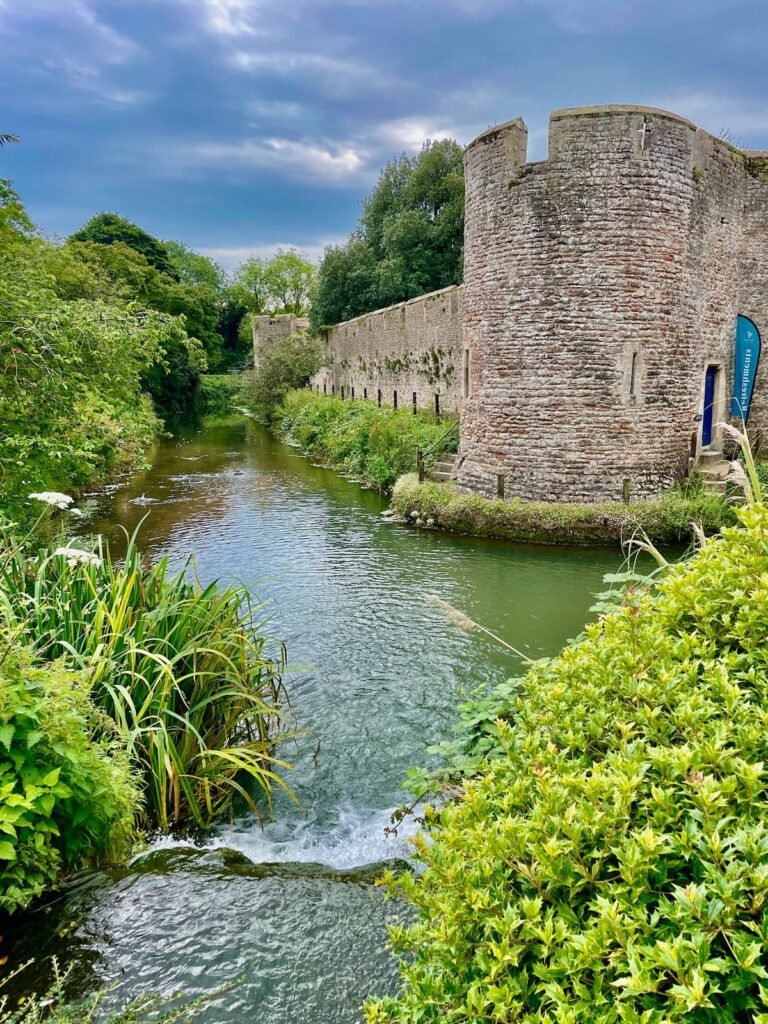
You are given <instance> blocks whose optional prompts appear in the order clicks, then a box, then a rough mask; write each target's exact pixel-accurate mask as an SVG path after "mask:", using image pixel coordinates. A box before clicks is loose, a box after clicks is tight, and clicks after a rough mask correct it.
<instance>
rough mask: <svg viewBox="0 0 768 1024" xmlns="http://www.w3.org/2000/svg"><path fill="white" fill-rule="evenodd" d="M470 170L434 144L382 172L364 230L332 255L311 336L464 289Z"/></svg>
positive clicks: (455, 152) (367, 203)
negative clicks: (453, 287)
mask: <svg viewBox="0 0 768 1024" xmlns="http://www.w3.org/2000/svg"><path fill="white" fill-rule="evenodd" d="M463 244H464V168H463V161H462V151H461V147H460V146H458V145H457V143H455V142H453V141H452V140H450V139H443V140H442V141H440V142H427V143H426V144H425V145H424V148H423V149H422V151H421V153H420V154H419V156H418V157H416V158H411V157H408V156H405V155H403V156H401V157H399V158H398V159H396V160H393V161H391V162H390V163H389V164H387V166H386V167H385V168H384V169H383V171H382V172H381V176H380V178H379V181H378V183H377V184H376V186H375V187H374V189H373V191H372V192H371V194H370V195H369V196H368V197H367V198H366V199H365V200H364V201H363V213H362V217H361V219H360V225H359V227H358V228H357V230H356V231H355V232H354V233H353V234H352V236H351V237H350V239H349V241H348V242H347V244H346V245H344V246H334V247H330V248H328V249H327V250H326V253H325V256H324V258H323V261H322V263H321V264H320V269H319V271H318V276H317V282H316V286H315V289H314V293H313V297H312V306H311V311H310V318H311V324H312V329H313V330H315V331H317V330H319V329H320V328H321V327H323V326H324V325H329V324H335V323H339V322H340V321H342V320H348V319H350V318H351V317H354V316H358V315H360V314H361V313H366V312H369V311H370V310H373V309H379V308H381V307H383V306H388V305H391V304H392V303H394V302H401V301H403V300H405V299H411V298H414V297H415V296H417V295H422V294H423V293H424V292H431V291H435V290H437V289H438V288H445V287H447V286H448V285H451V284H459V283H460V282H461V279H462V275H463Z"/></svg>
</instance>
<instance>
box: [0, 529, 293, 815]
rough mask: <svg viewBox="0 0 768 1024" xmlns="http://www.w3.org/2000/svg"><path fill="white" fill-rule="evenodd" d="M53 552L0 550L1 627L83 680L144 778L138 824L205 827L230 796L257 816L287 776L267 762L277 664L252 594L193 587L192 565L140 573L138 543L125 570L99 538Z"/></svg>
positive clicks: (279, 715)
mask: <svg viewBox="0 0 768 1024" xmlns="http://www.w3.org/2000/svg"><path fill="white" fill-rule="evenodd" d="M59 552H62V553H58V552H53V553H50V552H49V553H43V554H41V555H40V556H38V557H36V558H29V557H26V556H25V554H24V552H23V550H22V548H21V547H20V546H19V545H18V544H17V543H14V542H13V541H11V540H7V541H6V546H5V549H4V550H3V549H2V548H1V547H0V618H2V619H4V620H5V624H6V626H7V628H8V629H9V631H10V632H11V633H12V634H13V635H14V636H15V637H17V638H18V639H19V641H22V642H28V643H29V644H30V645H31V647H32V648H33V650H34V652H35V654H36V656H37V657H38V658H41V659H45V660H55V659H57V658H61V657H63V658H64V659H65V661H66V663H67V664H68V665H70V666H71V667H73V668H76V669H79V670H81V671H82V672H83V673H84V674H85V676H86V677H87V679H88V682H89V684H90V692H91V695H92V699H93V700H94V701H95V702H96V703H97V704H98V705H99V706H100V707H102V708H103V709H104V710H105V711H106V712H107V714H108V715H109V716H110V717H111V718H112V719H113V720H114V722H115V723H116V724H117V726H118V729H119V732H120V735H121V737H122V738H123V741H124V742H125V744H126V746H127V748H128V751H129V753H130V755H131V757H132V758H133V760H134V762H135V764H137V766H138V767H139V769H140V773H141V778H142V783H143V811H142V812H141V815H140V824H141V825H143V826H146V827H153V828H154V827H159V828H167V827H169V826H171V825H175V824H181V823H183V822H189V823H193V824H195V825H197V826H200V827H206V826H208V825H210V824H211V822H212V821H213V820H214V819H215V818H217V817H218V816H219V815H221V814H222V813H225V812H227V811H230V810H231V808H232V804H233V801H234V800H235V799H237V798H239V799H242V801H244V802H245V804H246V805H247V806H248V807H249V808H250V809H251V810H252V811H253V812H254V813H256V814H260V813H261V809H262V806H263V803H264V801H265V800H266V802H267V805H269V801H270V798H271V793H272V789H273V787H274V786H275V785H279V786H285V783H284V782H283V780H282V776H281V775H280V774H279V773H280V772H281V771H282V770H283V769H285V768H287V767H288V766H287V765H286V764H285V763H284V762H282V761H279V760H277V759H276V758H275V757H274V753H273V746H274V740H275V735H276V733H278V732H280V731H281V730H284V717H283V705H284V701H285V694H284V687H283V681H282V675H281V673H282V669H283V655H282V652H281V654H280V655H279V656H278V657H277V658H275V657H273V656H271V655H270V654H269V653H268V651H267V641H266V639H265V637H264V635H263V634H262V633H261V632H260V631H259V629H258V627H257V626H256V624H255V623H254V621H253V619H254V615H255V614H256V612H257V611H258V609H256V608H253V607H251V606H250V604H249V600H248V596H247V593H246V592H245V591H244V590H243V589H241V588H234V587H225V588H222V587H219V586H218V585H217V584H216V583H212V584H210V585H209V586H207V587H203V586H201V585H200V584H199V583H198V582H197V580H196V579H195V577H194V566H193V565H191V564H188V565H187V567H186V568H185V570H184V571H183V572H181V573H179V574H177V575H173V574H171V573H170V571H169V568H168V563H167V560H166V559H162V560H161V561H160V562H158V563H157V564H156V565H153V566H148V565H147V564H145V563H144V561H143V559H142V557H141V555H140V553H139V551H138V549H137V546H136V539H135V536H134V537H133V538H131V539H130V542H129V544H128V549H127V552H126V555H125V559H124V561H123V563H122V564H120V565H118V564H116V563H115V562H114V561H113V559H112V557H111V555H110V552H109V550H108V548H107V547H106V546H104V545H102V544H101V542H100V544H99V547H98V549H97V550H96V552H95V553H94V554H92V555H90V556H89V555H88V553H86V552H79V551H78V550H77V549H59Z"/></svg>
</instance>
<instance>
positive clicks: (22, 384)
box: [0, 189, 190, 519]
mask: <svg viewBox="0 0 768 1024" xmlns="http://www.w3.org/2000/svg"><path fill="white" fill-rule="evenodd" d="M98 248H100V249H105V248H108V247H104V246H101V247H98ZM65 249H66V247H65ZM129 251H130V250H129ZM136 258H137V259H138V258H139V257H136ZM65 267H67V268H69V272H68V276H67V280H68V281H69V285H68V286H67V287H69V286H70V285H71V284H72V281H73V280H74V279H76V278H78V277H79V278H80V279H81V280H82V281H83V282H90V284H88V288H90V289H91V290H90V293H88V288H87V287H86V285H85V284H83V288H82V292H83V297H79V298H78V297H75V295H74V294H71V293H70V294H67V295H66V296H65V295H63V294H61V292H60V291H59V288H58V285H57V277H56V273H57V271H61V272H62V275H64V270H63V268H65ZM95 277H96V275H95V274H93V275H90V273H89V271H88V268H87V267H83V266H80V267H74V266H73V262H72V261H69V262H68V260H67V254H66V253H63V252H62V251H61V250H57V249H55V248H54V247H53V246H51V245H49V244H48V243H45V242H43V241H41V240H39V239H37V238H35V237H33V236H32V235H31V234H30V232H29V224H28V221H27V220H26V217H25V215H24V213H23V208H22V207H21V206H20V204H19V203H18V197H16V196H15V193H13V191H12V190H11V189H6V190H5V192H4V193H3V196H2V197H0V313H1V314H2V315H1V316H0V367H2V371H3V372H2V375H1V376H0V477H1V479H2V494H3V499H2V502H3V507H4V509H5V511H6V512H7V513H9V514H11V515H12V516H14V517H15V518H17V519H23V518H24V517H25V516H26V515H27V511H26V510H25V505H24V500H25V497H26V495H27V494H28V493H29V492H30V491H33V490H46V489H51V488H52V489H63V488H65V487H66V488H69V487H70V486H73V485H75V486H77V485H82V484H84V483H86V482H88V481H89V480H92V479H94V478H97V477H99V476H102V475H104V474H105V473H107V472H111V471H114V470H115V469H116V468H120V467H121V466H123V465H125V464H127V463H129V462H130V461H131V460H133V459H134V458H135V457H136V455H137V454H138V452H139V451H140V450H141V449H142V448H143V447H145V446H146V444H147V443H148V441H149V440H150V439H151V437H152V436H153V435H154V433H155V432H156V430H157V422H156V420H155V418H154V416H153V414H152V412H151V410H150V409H148V407H147V405H146V402H145V401H144V399H143V398H142V394H141V389H142V384H143V381H144V379H145V377H146V376H147V374H149V373H152V372H154V370H155V369H158V368H159V367H162V366H164V365H166V353H167V352H169V351H170V352H173V351H174V350H177V349H178V348H180V347H182V348H186V347H187V346H189V344H190V342H189V339H188V338H187V336H186V334H185V332H184V330H183V327H182V326H181V323H180V321H179V320H178V319H176V318H173V317H171V316H169V315H167V314H164V313H160V312H155V311H153V310H146V309H140V308H139V307H138V306H136V305H133V304H131V303H127V302H120V301H117V300H116V299H115V297H114V296H113V295H111V296H110V295H108V296H107V299H108V301H104V300H102V299H100V298H97V297H96V296H97V295H98V286H97V285H96V284H95V283H94V279H95Z"/></svg>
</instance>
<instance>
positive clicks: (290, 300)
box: [264, 249, 315, 316]
mask: <svg viewBox="0 0 768 1024" xmlns="http://www.w3.org/2000/svg"><path fill="white" fill-rule="evenodd" d="M264 277H265V281H266V286H267V291H268V293H269V295H270V297H271V299H272V304H273V307H274V310H275V312H282V313H295V314H296V315H297V316H298V315H300V314H302V313H305V312H306V310H307V303H308V301H309V293H310V289H311V288H312V282H313V280H314V277H315V266H314V264H313V263H310V262H309V260H307V259H305V258H304V257H303V256H301V255H300V254H299V253H298V252H296V250H295V249H278V250H277V253H276V255H275V256H273V257H272V259H271V260H268V261H267V264H266V268H265V273H264Z"/></svg>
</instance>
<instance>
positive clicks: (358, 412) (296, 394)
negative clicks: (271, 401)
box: [274, 391, 455, 491]
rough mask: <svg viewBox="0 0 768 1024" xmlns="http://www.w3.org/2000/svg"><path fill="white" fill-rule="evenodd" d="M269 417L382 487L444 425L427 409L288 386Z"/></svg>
mask: <svg viewBox="0 0 768 1024" xmlns="http://www.w3.org/2000/svg"><path fill="white" fill-rule="evenodd" d="M274 422H275V425H276V427H277V429H278V430H279V432H280V434H281V435H282V436H283V437H284V438H285V439H286V440H288V441H290V442H291V443H293V444H296V445H298V446H299V447H300V448H301V449H302V450H303V451H305V452H308V453H309V454H310V455H314V456H315V457H316V458H318V459H319V460H320V461H322V462H324V463H326V464H327V465H329V466H332V467H334V468H335V469H339V470H342V471H343V472H345V473H350V474H352V475H353V476H355V477H357V478H358V479H360V480H362V481H363V483H365V484H367V485H368V486H370V487H376V488H378V489H379V490H381V491H388V490H390V489H391V488H392V487H393V485H394V483H395V481H396V480H397V478H398V477H399V476H401V475H402V474H403V473H408V472H410V471H411V470H413V469H415V467H416V454H417V452H418V451H426V450H427V449H428V448H430V447H431V446H432V445H433V444H434V443H435V442H436V441H437V440H438V439H439V438H440V437H441V436H442V435H443V434H444V433H445V430H446V426H447V424H446V423H445V422H438V420H436V419H435V417H434V416H433V415H431V414H429V413H417V414H416V415H414V414H413V413H412V412H409V411H406V410H395V409H387V408H384V409H380V408H379V407H378V406H377V405H376V404H375V403H374V402H367V401H360V400H357V401H353V400H346V401H342V400H341V399H339V398H329V397H326V396H324V395H314V394H312V392H310V391H292V392H290V393H289V394H288V395H287V396H286V398H285V399H284V401H283V403H282V404H281V405H280V407H279V408H278V410H277V412H276V414H275V417H274ZM454 445H455V441H454ZM454 450H455V449H454Z"/></svg>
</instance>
